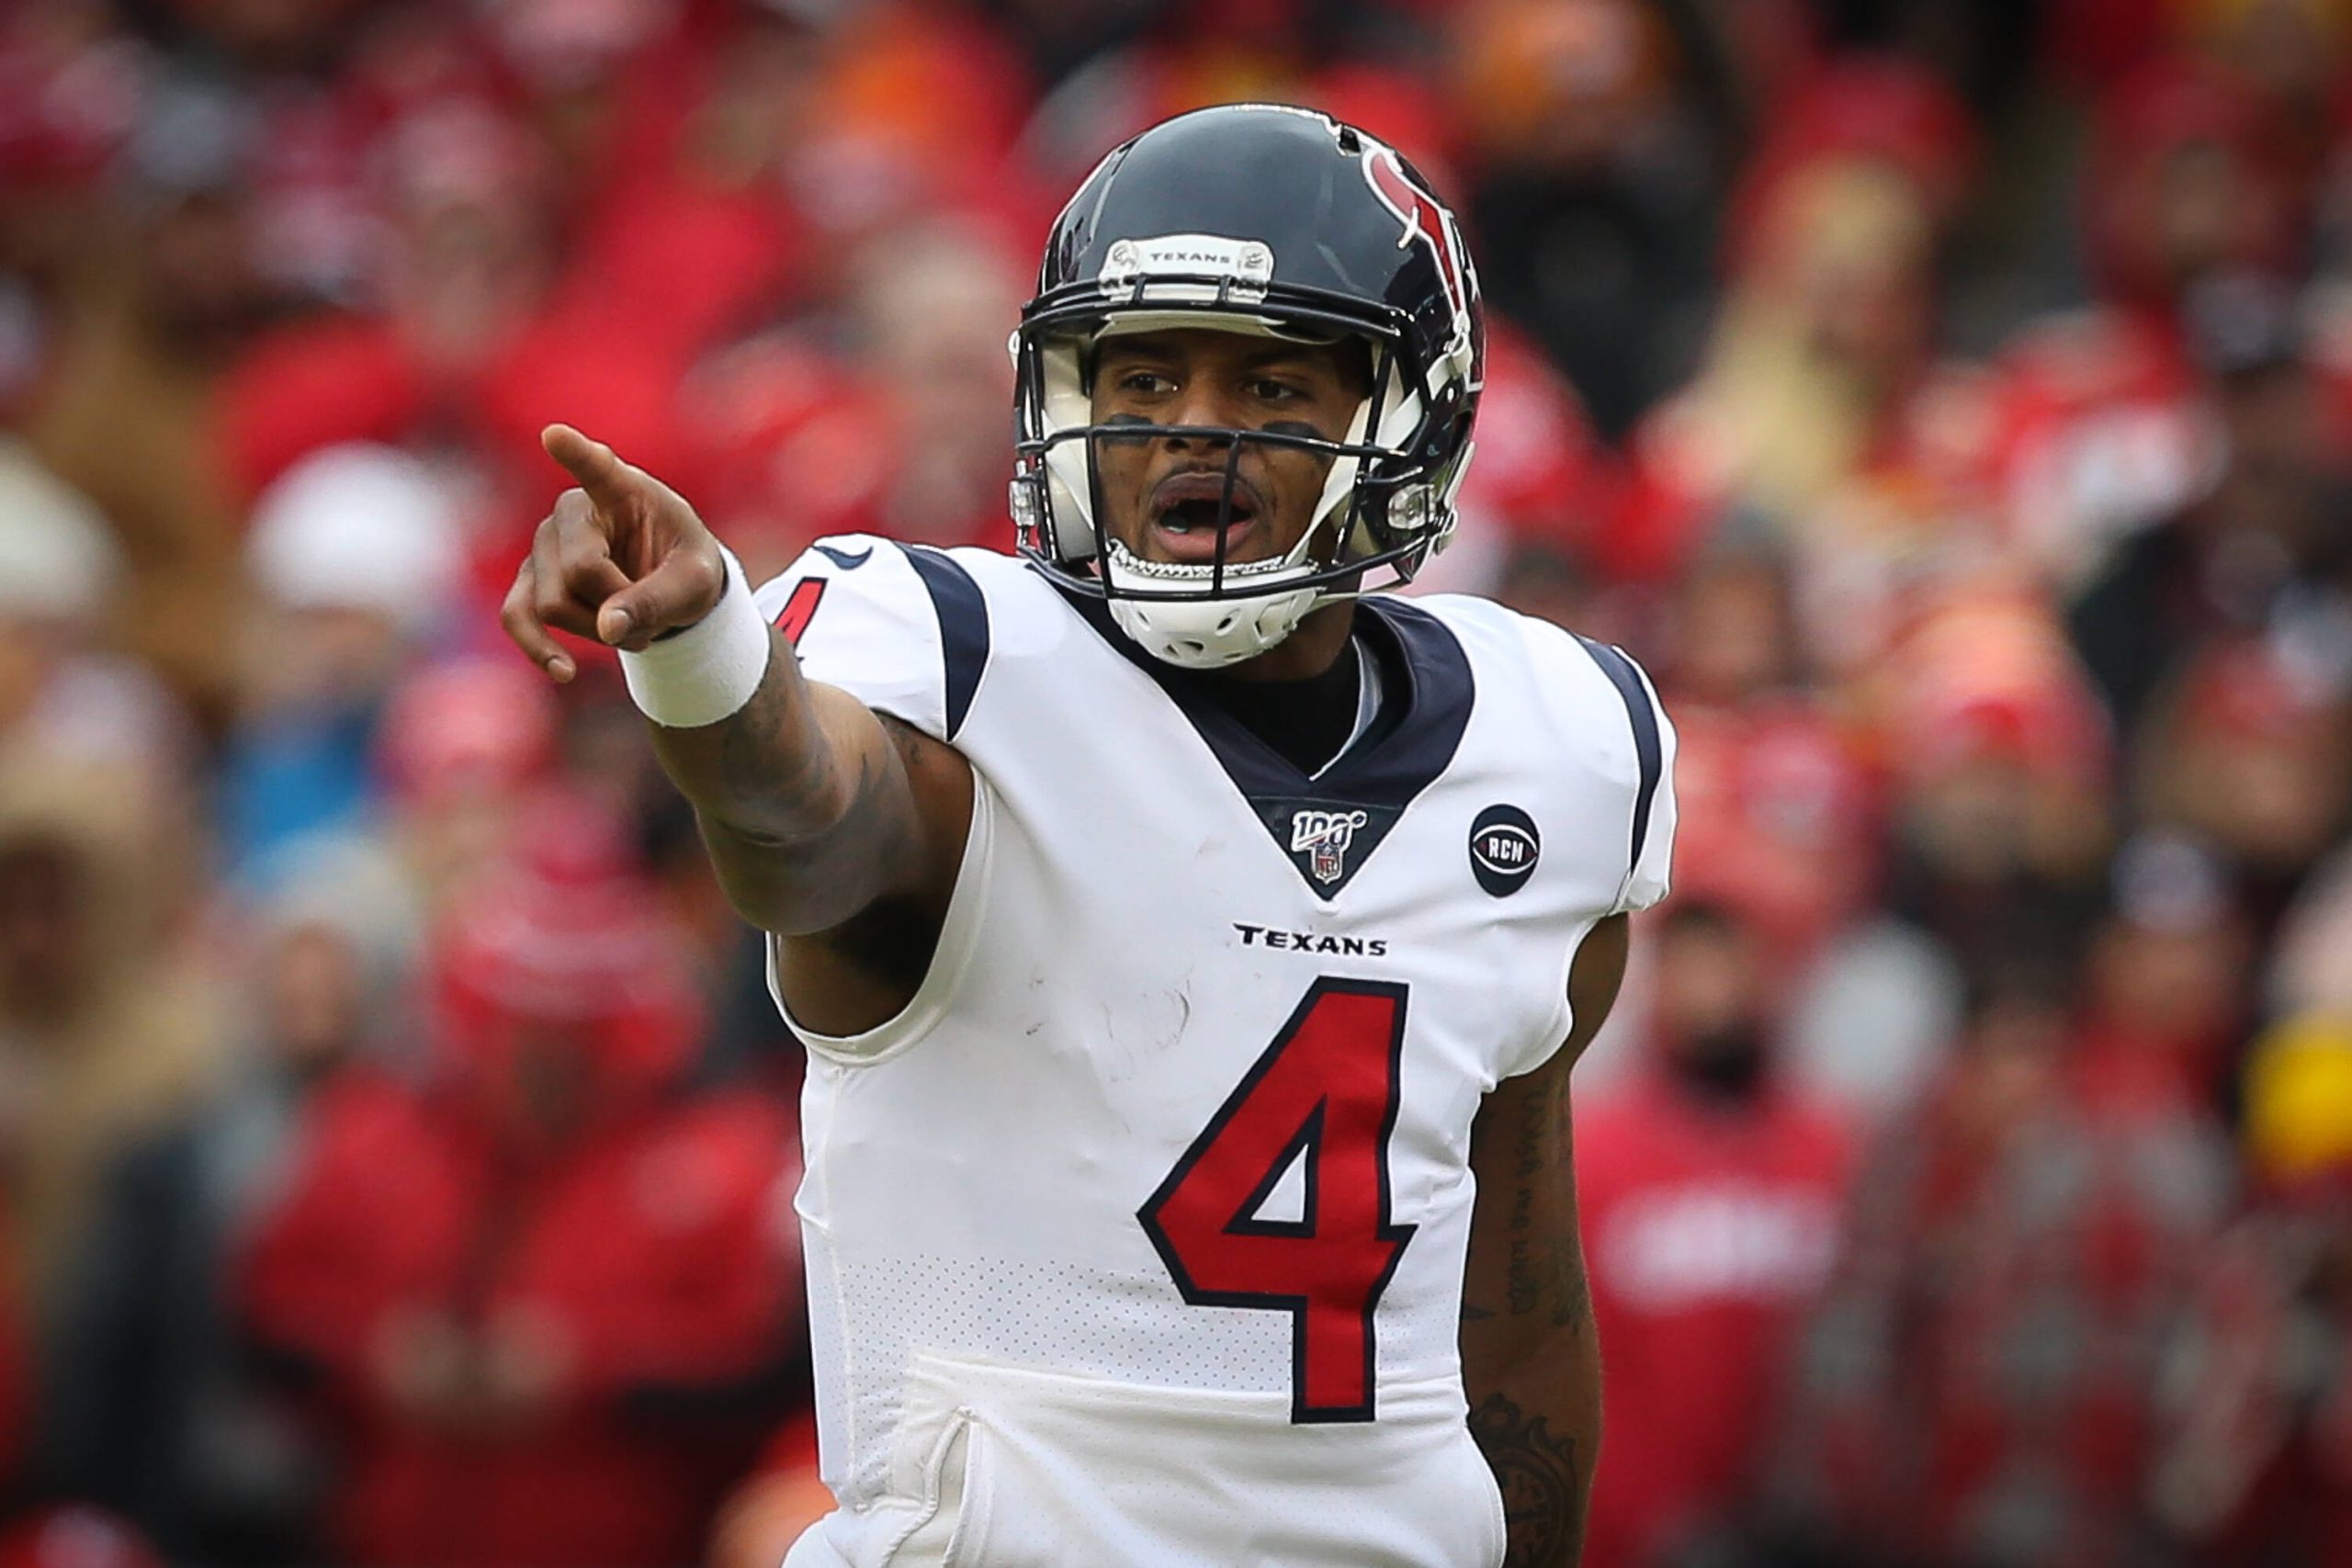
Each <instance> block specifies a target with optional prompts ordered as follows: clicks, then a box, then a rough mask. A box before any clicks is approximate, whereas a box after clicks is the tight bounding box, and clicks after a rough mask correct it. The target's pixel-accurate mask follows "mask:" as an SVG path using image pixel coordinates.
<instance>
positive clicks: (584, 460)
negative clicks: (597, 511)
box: [539, 424, 643, 507]
mask: <svg viewBox="0 0 2352 1568" xmlns="http://www.w3.org/2000/svg"><path fill="white" fill-rule="evenodd" d="M539 445H540V446H544V447H546V448H547V453H548V457H553V458H554V459H555V460H556V461H557V462H559V463H560V464H562V465H563V466H564V468H565V469H566V470H567V471H568V472H569V473H570V474H571V477H572V478H573V479H578V480H579V481H580V488H581V489H582V490H583V491H587V492H588V499H589V500H591V501H593V502H595V503H596V504H597V505H598V506H599V507H612V506H617V505H619V504H621V503H623V502H627V501H628V500H629V499H630V498H631V497H633V496H635V495H636V494H637V492H638V491H639V487H640V485H641V483H642V479H643V476H642V475H640V474H639V472H638V471H637V470H636V469H635V468H631V467H630V466H629V465H628V464H627V463H625V462H623V461H621V458H620V455H619V454H618V453H616V452H615V451H614V450H613V449H612V448H611V447H609V446H605V444H604V443H603V442H601V441H592V440H590V439H589V438H588V437H587V436H585V435H582V434H580V432H578V431H576V430H574V429H572V428H571V426H570V425H568V424H550V425H548V427H547V428H546V429H545V430H543V431H541V432H539Z"/></svg>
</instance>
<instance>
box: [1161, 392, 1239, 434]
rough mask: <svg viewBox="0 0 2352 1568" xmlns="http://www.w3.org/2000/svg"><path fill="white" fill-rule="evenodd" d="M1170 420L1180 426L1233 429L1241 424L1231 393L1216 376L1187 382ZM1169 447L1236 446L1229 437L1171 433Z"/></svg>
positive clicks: (1171, 412)
mask: <svg viewBox="0 0 2352 1568" xmlns="http://www.w3.org/2000/svg"><path fill="white" fill-rule="evenodd" d="M1168 423H1170V424H1180V425H1208V426H1213V427H1221V428H1223V429H1227V430H1231V429H1234V428H1236V427H1238V425H1239V424H1240V423H1241V422H1240V418H1239V416H1238V412H1237V411H1236V409H1235V407H1234V402H1233V398H1232V396H1231V394H1230V393H1229V392H1228V391H1227V389H1225V388H1224V387H1223V386H1221V385H1219V384H1218V382H1217V380H1216V378H1214V377H1208V376H1195V377H1193V378H1190V379H1189V380H1187V381H1186V382H1185V383H1184V390H1183V393H1182V396H1180V397H1179V398H1178V399H1177V400H1176V406H1175V407H1174V408H1172V409H1170V411H1169V420H1168ZM1167 439H1168V447H1169V450H1170V451H1171V452H1184V451H1190V450H1191V449H1193V447H1195V446H1199V447H1203V448H1206V449H1209V450H1217V449H1221V448H1223V447H1227V446H1231V445H1233V442H1232V438H1231V437H1229V436H1211V435H1170V436H1169V437H1168V438H1167Z"/></svg>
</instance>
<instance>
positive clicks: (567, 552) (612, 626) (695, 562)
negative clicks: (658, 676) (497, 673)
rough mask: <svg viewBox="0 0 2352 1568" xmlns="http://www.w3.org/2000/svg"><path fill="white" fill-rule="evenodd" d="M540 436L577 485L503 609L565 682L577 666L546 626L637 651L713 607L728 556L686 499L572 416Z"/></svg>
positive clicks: (534, 542)
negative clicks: (580, 427)
mask: <svg viewBox="0 0 2352 1568" xmlns="http://www.w3.org/2000/svg"><path fill="white" fill-rule="evenodd" d="M539 440H540V444H541V445H543V446H546V448H547V451H548V457H553V458H554V459H555V460H556V461H557V462H559V463H560V464H562V465H563V466H564V468H565V469H567V470H568V471H569V472H570V473H571V477H572V478H573V479H576V480H578V481H579V483H578V487H577V488H576V489H572V490H568V491H564V492H563V493H562V494H561V495H560V496H558V497H557V498H556V503H555V507H554V509H553V510H552V511H550V512H549V513H548V515H547V517H546V519H545V520H544V521H542V522H541V523H540V524H539V526H538V531H537V534H535V535H534V536H532V539H531V553H530V555H529V556H528V557H527V558H525V560H524V562H523V565H522V569H521V570H518V571H517V572H516V573H515V586H514V587H512V588H510V589H508V590H507V591H506V602H505V604H503V606H502V607H501V608H500V610H499V617H498V618H499V621H500V623H501V624H502V625H503V626H505V628H506V635H507V636H509V637H513V638H514V639H515V645H516V646H517V647H519V648H521V649H522V650H523V651H524V652H525V653H526V654H527V655H529V656H530V659H531V661H532V662H533V663H535V664H537V665H538V666H539V668H541V669H542V670H545V671H547V672H548V675H549V676H551V677H553V678H554V679H555V680H557V681H569V680H571V678H572V676H573V675H575V674H577V673H578V672H579V670H578V666H577V665H576V664H574V663H573V661H572V658H571V654H569V653H567V652H565V651H564V649H563V646H562V645H561V644H560V643H559V642H557V641H556V639H555V638H554V637H552V636H550V635H549V631H550V628H552V629H553V630H556V631H566V632H571V633H572V634H573V635H575V636H578V637H594V638H595V639H596V640H597V641H598V642H601V643H605V644H606V645H607V646H609V647H613V648H620V649H628V650H629V651H631V652H636V651H639V650H640V649H644V648H645V647H646V646H648V645H649V644H650V643H651V642H652V641H653V639H654V638H655V637H658V636H660V635H662V633H664V632H670V631H676V630H680V629H682V628H684V627H686V626H692V625H694V624H695V622H696V621H699V620H701V619H702V618H703V617H704V616H705V615H708V614H710V612H711V609H712V607H713V606H715V605H716V604H718V597H719V594H720V593H721V592H724V591H725V589H726V586H727V569H726V563H725V561H724V560H723V559H722V558H721V557H720V555H719V553H718V540H717V539H716V538H714V537H713V536H712V535H711V532H710V530H709V529H708V528H707V527H705V526H704V525H703V521H702V519H701V518H699V517H697V516H695V510H694V508H693V507H691V506H689V505H687V504H686V502H685V498H684V497H683V496H681V495H680V494H679V493H678V492H677V491H673V490H672V489H671V488H670V487H669V486H668V485H665V484H663V483H662V481H661V480H660V479H655V478H654V477H653V476H652V475H651V474H649V473H647V472H646V471H645V470H644V469H642V468H638V467H636V466H635V465H633V464H630V463H628V462H624V461H623V460H622V459H621V457H619V456H618V455H617V454H616V453H615V452H614V451H613V449H612V448H611V447H609V446H605V444H604V443H603V442H601V441H592V440H590V439H589V438H588V437H587V436H585V435H582V434H580V432H578V431H576V430H574V429H572V428H571V426H570V425H568V424H551V425H548V427H547V429H546V430H545V431H543V432H541V433H540V436H539Z"/></svg>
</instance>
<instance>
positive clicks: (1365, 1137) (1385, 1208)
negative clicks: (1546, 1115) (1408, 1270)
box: [1136, 978, 1413, 1422]
mask: <svg viewBox="0 0 2352 1568" xmlns="http://www.w3.org/2000/svg"><path fill="white" fill-rule="evenodd" d="M1404 1046H1405V987H1402V986H1397V985H1389V984H1384V983H1381V982H1377V981H1370V980H1336V979H1330V978H1324V979H1319V980H1317V981H1316V982H1315V984H1314V985H1313V987H1310V988H1309V989H1308V991H1307V993H1306V999H1305V1000H1304V1001H1302V1002H1300V1003H1299V1005H1298V1010H1297V1011H1295V1012H1294V1013H1292V1014H1291V1016H1290V1021H1289V1022H1288V1023H1286V1024H1284V1025H1283V1029H1282V1032H1281V1033H1279V1034H1277V1035H1275V1036H1274V1040H1273V1043H1272V1044H1271V1045H1269V1046H1268V1047H1267V1048H1266V1052H1265V1055H1262V1056H1260V1057H1259V1058H1258V1061H1257V1065H1256V1066H1252V1067H1251V1068H1250V1071H1249V1072H1248V1073H1247V1074H1246V1075H1245V1076H1244V1077H1242V1080H1241V1083H1240V1086H1239V1087H1238V1088H1237V1089H1234V1091H1233V1093H1232V1094H1231V1095H1230V1096H1228V1097H1227V1100H1226V1102H1225V1103H1224V1105H1222V1106H1220V1107H1219V1108H1218V1110H1217V1113H1216V1115H1215V1116H1213V1117H1211V1118H1210V1119H1209V1124H1208V1125H1207V1126H1206V1127H1204V1128H1203V1129H1202V1130H1201V1134H1200V1136H1199V1137H1197V1138H1195V1139H1193V1146H1192V1147H1191V1148H1189V1149H1187V1150H1185V1151H1184V1157H1183V1158H1182V1159H1180V1160H1178V1161H1177V1162H1176V1166H1175V1168H1174V1169H1172V1170H1170V1172H1169V1173H1168V1177H1167V1179H1165V1180H1164V1181H1162V1182H1161V1183H1160V1184H1159V1190H1158V1191H1157V1192H1154V1193H1153V1194H1152V1195H1151V1201H1149V1202H1147V1203H1146V1204H1145V1205H1144V1206H1143V1208H1142V1209H1141V1210H1140V1211H1138V1212H1137V1213H1136V1218H1137V1219H1139V1220H1141V1221H1142V1222H1143V1228H1144V1231H1145V1233H1146V1234H1147V1235H1149V1236H1150V1237H1151V1242H1152V1245H1153V1246H1154V1247H1158V1248H1159V1256H1160V1259H1161V1261H1163V1262H1164V1263H1166V1264H1167V1265H1168V1272H1169V1273H1170V1274H1171V1275H1173V1276H1174V1277H1175V1280H1176V1288H1177V1289H1178V1290H1179V1291H1180V1292H1182V1293H1183V1297H1184V1299H1185V1300H1186V1301H1188V1302H1190V1303H1193V1305H1195V1306H1232V1307H1258V1308H1262V1309H1265V1310H1268V1311H1281V1312H1287V1313H1289V1314H1291V1321H1292V1340H1291V1343H1292V1351H1291V1363H1292V1364H1291V1419H1292V1420H1293V1421H1299V1422H1325V1421H1369V1420H1371V1419H1372V1418H1373V1385H1374V1335H1373V1311H1374V1308H1375V1307H1377V1306H1378V1305H1379V1303H1380V1293H1381V1292H1382V1291H1384V1290H1385V1289H1386V1288H1387V1285H1388V1280H1389V1276H1390V1275H1392V1274H1394V1273H1395V1272H1396V1270H1397V1259H1398V1258H1401V1257H1403V1256H1404V1252H1405V1244H1406V1243H1407V1242H1408V1241H1409V1240H1410V1239H1412V1235H1413V1227H1412V1226H1411V1225H1400V1224H1395V1223H1394V1222H1393V1221H1392V1220H1391V1219H1390V1217H1389V1190H1388V1140H1389V1136H1390V1134H1392V1133H1394V1132H1395V1131H1396V1127H1397V1077H1398V1068H1399V1066H1400V1065H1401V1063H1402V1060H1403V1056H1404ZM1298 1162H1303V1163H1304V1166H1305V1169H1304V1171H1303V1172H1302V1174H1303V1176H1304V1177H1305V1181H1306V1201H1305V1202H1304V1203H1303V1204H1302V1205H1301V1207H1300V1211H1299V1217H1298V1218H1297V1219H1295V1220H1268V1219H1261V1218H1260V1217H1258V1212H1259V1210H1260V1209H1261V1207H1262V1206H1263V1205H1264V1203H1265V1201H1266V1200H1267V1198H1268V1196H1269V1195H1270V1194H1271V1193H1272V1191H1273V1190H1274V1189H1275V1187H1276V1185H1277V1184H1278V1183H1279V1182H1280V1181H1281V1179H1282V1178H1283V1173H1284V1172H1286V1171H1287V1170H1288V1169H1289V1168H1291V1166H1292V1165H1293V1164H1294V1163H1298Z"/></svg>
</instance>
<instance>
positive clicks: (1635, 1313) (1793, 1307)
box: [1576, 1068, 1849, 1568]
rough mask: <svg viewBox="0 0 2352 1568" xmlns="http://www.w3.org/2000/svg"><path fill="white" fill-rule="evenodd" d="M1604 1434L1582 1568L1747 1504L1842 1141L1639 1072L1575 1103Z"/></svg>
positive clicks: (1627, 1556)
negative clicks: (1616, 1086) (1586, 1100)
mask: <svg viewBox="0 0 2352 1568" xmlns="http://www.w3.org/2000/svg"><path fill="white" fill-rule="evenodd" d="M1576 1145H1577V1206H1578V1209H1579V1211H1580V1213H1581V1215H1582V1222H1583V1229H1584V1240H1585V1259H1586V1267H1587V1269H1588V1270H1589V1273H1590V1276H1591V1280H1592V1295H1593V1315H1594V1318H1595V1320H1596V1322H1597V1323H1598V1325H1599V1327H1600V1343H1601V1346H1602V1353H1601V1368H1602V1382H1603V1389H1602V1406H1603V1413H1604V1417H1605V1419H1604V1423H1603V1425H1604V1428H1605V1430H1606V1432H1607V1434H1608V1440H1607V1441H1606V1442H1604V1443H1603V1444H1602V1445H1601V1450H1600V1472H1599V1475H1598V1477H1597V1479H1596V1480H1595V1482H1594V1484H1593V1497H1592V1508H1591V1513H1590V1516H1589V1519H1588V1521H1587V1533H1586V1543H1585V1555H1584V1561H1585V1563H1586V1568H1639V1565H1641V1564H1645V1563H1648V1562H1653V1561H1655V1560H1656V1559H1657V1556H1658V1554H1659V1553H1660V1552H1662V1551H1665V1550H1667V1549H1668V1548H1669V1547H1670V1546H1671V1545H1672V1544H1673V1543H1674V1542H1675V1541H1676V1540H1679V1539H1681V1538H1684V1537H1685V1536H1687V1535H1690V1534H1691V1533H1693V1532H1696V1531H1698V1530H1701V1529H1704V1528H1705V1527H1706V1526H1707V1525H1708V1524H1709V1523H1710V1522H1711V1521H1713V1520H1715V1519H1719V1518H1721V1517H1723V1516H1724V1514H1725V1513H1726V1512H1728V1511H1730V1510H1733V1509H1736V1508H1737V1507H1738V1506H1740V1505H1741V1504H1742V1503H1743V1502H1744V1501H1745V1500H1746V1498H1747V1494H1748V1491H1749V1488H1750V1483H1751V1479H1752V1476H1753V1474H1754V1471H1755V1468H1756V1463H1757V1461H1758V1445H1759V1443H1761V1442H1762V1441H1763V1440H1764V1439H1765V1438H1766V1436H1767V1430H1768V1428H1767V1423H1768V1420H1769V1418H1770V1414H1771V1412H1772V1410H1773V1408H1774V1396H1775V1393H1776V1392H1777V1388H1778V1384H1779V1380H1780V1373H1781V1371H1782V1369H1783V1367H1784V1366H1785V1365H1786V1363H1787V1360H1788V1350H1789V1346H1790V1340H1791V1336H1792V1333H1793V1332H1794V1330H1795V1328H1796V1326H1797V1325H1798V1322H1799V1320H1800V1316H1801V1314H1803V1313H1804V1311H1805V1310H1806V1309H1807V1308H1808V1307H1809V1306H1810V1305H1811V1304H1812V1302H1813V1299H1814V1295H1815V1291H1816V1290H1817V1288H1818V1287H1819V1286H1820V1285H1821V1283H1822V1282H1823V1280H1826V1278H1827V1277H1828V1274H1829V1270H1830V1266H1831V1263H1832V1261H1833V1258H1834V1255H1835V1250H1836V1246H1837V1238H1838V1229H1839V1209H1840V1207H1841V1205H1842V1203H1843V1201H1844V1194H1845V1186H1846V1175H1847V1168H1848V1163H1849V1161H1848V1147H1849V1139H1848V1136H1847V1134H1846V1131H1845V1129H1844V1127H1843V1126H1842V1125H1841V1124H1840V1122H1838V1120H1837V1119H1836V1118H1835V1117H1834V1116H1832V1115H1831V1114H1830V1113H1828V1112H1827V1111H1824V1110H1820V1109H1817V1108H1815V1107H1813V1106H1810V1105H1807V1104H1804V1103H1803V1102H1801V1101H1799V1100H1795V1099H1794V1098H1792V1097H1791V1096H1787V1095H1784V1094H1781V1093H1778V1092H1775V1091H1773V1090H1771V1089H1767V1090H1765V1091H1764V1092H1763V1093H1762V1095H1761V1096H1760V1097H1758V1099H1756V1100H1753V1101H1751V1102H1747V1103H1744V1104H1742V1103H1735V1102H1731V1101H1728V1100H1706V1099H1702V1098H1701V1097H1700V1095H1699V1094H1698V1092H1697V1091H1695V1090H1693V1089H1689V1088H1686V1087H1684V1086H1683V1085H1682V1084H1680V1083H1679V1082H1678V1081H1676V1080H1674V1079H1673V1078H1671V1077H1669V1076H1668V1074H1667V1073H1666V1072H1665V1071H1663V1070H1660V1069H1656V1068H1652V1069H1649V1070H1646V1071H1645V1072H1644V1073H1643V1074H1641V1075H1640V1076H1638V1077H1635V1078H1634V1080H1632V1081H1631V1082H1629V1083H1627V1084H1626V1085H1625V1086H1623V1088H1620V1089H1611V1090H1610V1091H1609V1092H1607V1093H1606V1094H1604V1095H1603V1096H1601V1097H1600V1098H1599V1099H1597V1100H1593V1101H1590V1102H1589V1103H1583V1102H1580V1103H1579V1104H1578V1105H1577V1128H1576Z"/></svg>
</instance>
